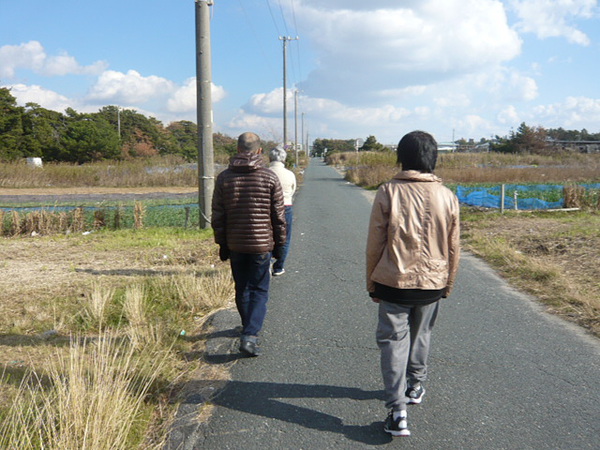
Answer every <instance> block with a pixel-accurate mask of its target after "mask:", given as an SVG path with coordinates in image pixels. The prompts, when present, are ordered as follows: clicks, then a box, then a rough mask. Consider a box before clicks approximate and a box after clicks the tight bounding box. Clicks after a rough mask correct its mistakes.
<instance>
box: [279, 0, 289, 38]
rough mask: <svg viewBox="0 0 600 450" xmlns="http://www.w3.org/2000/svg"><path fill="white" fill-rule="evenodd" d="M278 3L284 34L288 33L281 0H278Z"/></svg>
mask: <svg viewBox="0 0 600 450" xmlns="http://www.w3.org/2000/svg"><path fill="white" fill-rule="evenodd" d="M278 3H279V11H281V20H283V26H284V28H285V34H290V32H289V31H288V26H287V21H286V20H285V14H283V7H282V6H281V0H279V1H278Z"/></svg>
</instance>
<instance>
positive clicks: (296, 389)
mask: <svg viewBox="0 0 600 450" xmlns="http://www.w3.org/2000/svg"><path fill="white" fill-rule="evenodd" d="M194 383H198V385H197V386H196V388H194V386H193V384H194ZM206 383H207V382H204V381H197V382H192V386H189V387H191V388H192V389H191V391H192V392H201V391H203V390H204V391H205V389H203V388H205V387H206ZM188 392H189V391H188ZM303 398H315V399H342V398H343V399H351V400H373V399H377V400H381V399H382V398H383V391H363V390H362V389H358V388H348V387H339V386H330V385H309V384H286V383H271V382H246V381H229V382H227V383H226V384H225V386H224V387H223V389H221V390H220V391H217V392H216V393H215V394H214V396H212V395H211V398H210V399H209V400H210V402H211V403H212V404H215V405H218V406H222V407H224V408H228V409H232V410H237V411H243V412H246V413H249V414H254V415H258V416H262V417H265V418H269V419H277V420H280V421H282V422H288V423H291V424H296V425H301V426H303V427H306V428H311V429H314V430H319V431H327V432H333V433H340V434H343V435H344V436H346V437H347V438H348V439H351V440H353V441H358V442H361V443H364V444H367V445H382V444H387V443H389V442H390V441H391V440H392V438H391V437H390V436H389V435H386V434H385V433H384V432H383V430H382V428H383V423H382V422H381V421H379V422H373V423H371V424H370V425H364V426H358V425H344V423H343V421H342V419H340V418H338V417H335V416H333V415H330V414H326V413H323V412H320V411H316V410H314V409H311V408H307V407H304V406H298V405H294V404H291V403H289V402H286V401H285V399H303ZM206 400H208V399H206V398H201V396H194V395H191V396H189V397H188V398H187V399H186V401H185V403H188V404H189V403H202V402H204V401H206Z"/></svg>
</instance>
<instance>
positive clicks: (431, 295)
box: [366, 131, 460, 436]
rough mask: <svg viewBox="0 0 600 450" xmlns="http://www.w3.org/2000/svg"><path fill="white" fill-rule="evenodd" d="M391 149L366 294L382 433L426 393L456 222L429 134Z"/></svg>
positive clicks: (377, 205)
mask: <svg viewBox="0 0 600 450" xmlns="http://www.w3.org/2000/svg"><path fill="white" fill-rule="evenodd" d="M397 153H398V164H399V165H400V164H401V165H402V170H401V171H400V172H398V173H397V174H396V175H395V176H394V177H393V178H392V179H391V180H390V181H388V182H386V183H384V184H383V185H381V186H380V187H379V190H378V191H377V195H376V196H375V200H374V203H373V208H372V211H371V219H370V223H369V234H368V238H367V251H366V256H367V291H368V292H369V295H370V297H371V298H372V300H373V301H374V302H376V303H378V304H379V321H378V326H377V333H376V337H377V345H378V347H379V348H380V350H381V371H382V375H383V383H384V386H385V395H386V407H387V408H388V409H390V412H389V414H388V417H387V419H386V421H385V424H384V431H386V432H387V433H390V434H392V435H393V436H408V435H410V431H409V430H408V423H407V412H406V406H407V404H417V403H421V401H422V400H423V395H424V394H425V389H424V387H423V382H424V381H425V379H426V378H427V358H428V355H429V344H430V336H431V330H432V328H433V326H434V324H435V320H436V318H437V314H438V309H439V300H440V299H441V298H445V297H447V296H448V295H450V292H451V291H452V287H453V285H454V280H455V278H456V273H457V270H458V261H459V256H460V246H459V237H460V236H459V235H460V227H459V204H458V199H457V198H456V196H455V195H454V194H453V193H452V192H451V191H450V190H449V189H448V188H446V187H445V186H443V185H442V180H441V179H440V178H438V177H437V176H435V175H434V174H433V170H434V169H435V165H436V161H437V142H436V141H435V139H434V138H433V136H431V135H430V134H428V133H425V132H422V131H413V132H411V133H408V134H407V135H406V136H404V137H403V138H402V139H401V140H400V143H399V144H398V149H397Z"/></svg>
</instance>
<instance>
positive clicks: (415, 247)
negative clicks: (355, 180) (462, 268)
mask: <svg viewBox="0 0 600 450" xmlns="http://www.w3.org/2000/svg"><path fill="white" fill-rule="evenodd" d="M441 181H442V180H441V179H440V178H438V177H436V176H435V175H433V174H430V173H421V172H418V171H413V170H409V171H401V172H399V173H397V174H396V175H395V176H394V178H392V180H390V181H388V182H387V183H385V184H383V185H381V186H380V187H379V190H378V191H377V195H376V196H375V201H374V202H373V209H372V211H371V220H370V224H369V235H368V239H367V290H368V291H369V292H374V291H375V285H374V283H375V282H377V283H380V284H384V285H386V286H391V287H394V288H397V289H432V290H433V289H435V290H439V289H445V293H444V296H447V295H449V294H450V292H451V291H452V286H453V285H454V279H455V278H456V273H457V271H458V261H459V257H460V242H459V239H460V224H459V206H458V199H457V198H456V196H455V195H454V194H453V193H452V191H450V190H449V189H448V188H446V187H445V186H443V185H442V182H441Z"/></svg>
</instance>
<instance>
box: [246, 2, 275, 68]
mask: <svg viewBox="0 0 600 450" xmlns="http://www.w3.org/2000/svg"><path fill="white" fill-rule="evenodd" d="M238 3H239V4H240V7H241V8H242V11H244V16H245V17H246V21H247V22H248V26H249V27H250V31H252V34H253V35H254V38H255V39H256V42H257V44H258V46H259V47H260V51H261V53H262V54H263V58H264V59H265V61H266V62H267V64H269V65H270V66H271V68H272V67H273V66H272V63H271V60H270V59H269V58H267V53H266V51H265V48H264V47H263V45H262V44H261V42H260V39H259V38H258V33H257V32H256V29H255V28H254V26H253V25H252V20H250V16H249V14H248V11H246V8H245V7H244V3H243V1H242V0H238ZM268 3H269V1H268V0H267V4H268ZM269 9H270V8H269Z"/></svg>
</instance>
